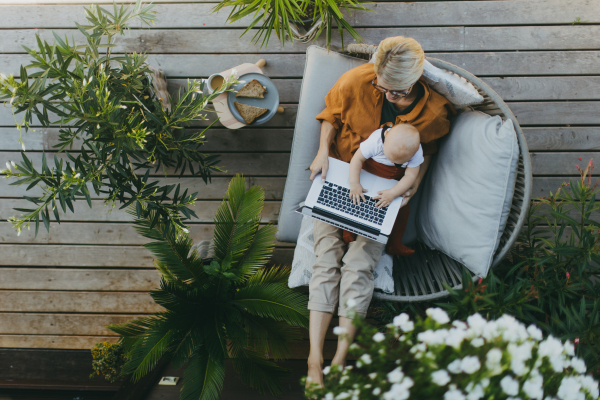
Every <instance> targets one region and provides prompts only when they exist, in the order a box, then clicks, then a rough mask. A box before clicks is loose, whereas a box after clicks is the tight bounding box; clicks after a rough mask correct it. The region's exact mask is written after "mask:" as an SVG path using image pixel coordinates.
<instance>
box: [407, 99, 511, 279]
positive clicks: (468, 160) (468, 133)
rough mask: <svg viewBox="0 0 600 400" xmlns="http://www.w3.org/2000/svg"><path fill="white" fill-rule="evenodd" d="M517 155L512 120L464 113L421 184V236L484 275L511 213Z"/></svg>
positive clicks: (432, 245)
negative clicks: (503, 120)
mask: <svg viewBox="0 0 600 400" xmlns="http://www.w3.org/2000/svg"><path fill="white" fill-rule="evenodd" d="M518 159H519V147H518V142H517V136H516V133H515V129H514V126H513V123H512V121H511V120H507V121H505V122H502V119H501V118H500V117H499V116H495V117H491V116H489V115H487V114H484V113H482V112H479V111H467V112H464V113H462V114H460V115H459V116H458V117H457V118H456V120H455V121H454V124H453V126H452V128H451V131H450V134H448V135H446V137H445V138H444V139H443V143H441V144H440V150H439V152H438V154H437V156H436V157H435V158H434V160H433V161H432V163H431V165H430V167H429V170H428V172H427V176H426V179H425V181H424V182H423V183H422V184H421V188H420V189H421V191H422V193H421V202H420V204H419V209H418V211H417V215H416V225H417V234H418V238H419V240H421V241H423V242H424V243H425V244H426V245H427V246H429V247H431V248H434V249H437V250H440V251H441V252H443V253H445V254H446V255H448V256H449V257H451V258H453V259H455V260H456V261H458V262H460V263H462V264H464V265H465V266H466V267H467V268H468V269H469V270H470V271H471V272H473V273H474V274H475V275H477V276H480V277H485V276H486V275H487V273H488V270H489V268H490V266H491V263H492V260H493V256H494V253H495V251H496V249H497V247H498V244H499V241H500V237H501V235H502V232H503V231H504V226H505V225H506V221H507V219H508V215H509V212H510V208H511V203H512V198H513V193H514V187H515V181H516V174H517V163H518Z"/></svg>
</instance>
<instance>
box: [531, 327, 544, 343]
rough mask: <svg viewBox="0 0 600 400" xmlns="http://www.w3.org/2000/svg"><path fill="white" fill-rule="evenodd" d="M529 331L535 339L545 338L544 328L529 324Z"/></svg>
mask: <svg viewBox="0 0 600 400" xmlns="http://www.w3.org/2000/svg"><path fill="white" fill-rule="evenodd" d="M527 333H529V336H531V338H532V339H535V340H542V339H543V338H544V337H543V335H542V330H541V329H540V328H538V327H537V326H535V325H529V327H528V328H527Z"/></svg>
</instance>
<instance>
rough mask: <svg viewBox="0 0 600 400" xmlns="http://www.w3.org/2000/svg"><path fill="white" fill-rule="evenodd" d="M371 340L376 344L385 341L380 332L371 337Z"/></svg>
mask: <svg viewBox="0 0 600 400" xmlns="http://www.w3.org/2000/svg"><path fill="white" fill-rule="evenodd" d="M373 340H374V341H376V342H377V343H379V342H383V341H384V340H385V335H384V334H383V333H381V332H377V333H376V334H374V335H373Z"/></svg>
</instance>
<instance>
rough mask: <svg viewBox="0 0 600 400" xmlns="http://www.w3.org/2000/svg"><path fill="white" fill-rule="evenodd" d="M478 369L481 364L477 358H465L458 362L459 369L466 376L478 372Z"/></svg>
mask: <svg viewBox="0 0 600 400" xmlns="http://www.w3.org/2000/svg"><path fill="white" fill-rule="evenodd" d="M479 368H481V363H480V362H479V358H477V356H469V357H465V358H463V359H462V361H461V362H460V369H461V370H462V371H463V372H465V373H467V374H472V373H474V372H477V371H479Z"/></svg>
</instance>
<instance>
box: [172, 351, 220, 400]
mask: <svg viewBox="0 0 600 400" xmlns="http://www.w3.org/2000/svg"><path fill="white" fill-rule="evenodd" d="M224 380H225V365H224V364H223V363H222V362H215V361H213V360H212V359H211V358H210V357H209V356H208V354H207V353H206V351H205V350H204V349H201V350H199V351H198V352H196V353H195V354H194V355H193V356H192V357H191V359H190V362H189V364H188V366H187V368H186V369H185V372H184V379H183V387H182V388H181V397H180V398H181V400H218V398H219V395H220V394H221V390H222V389H223V381H224Z"/></svg>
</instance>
